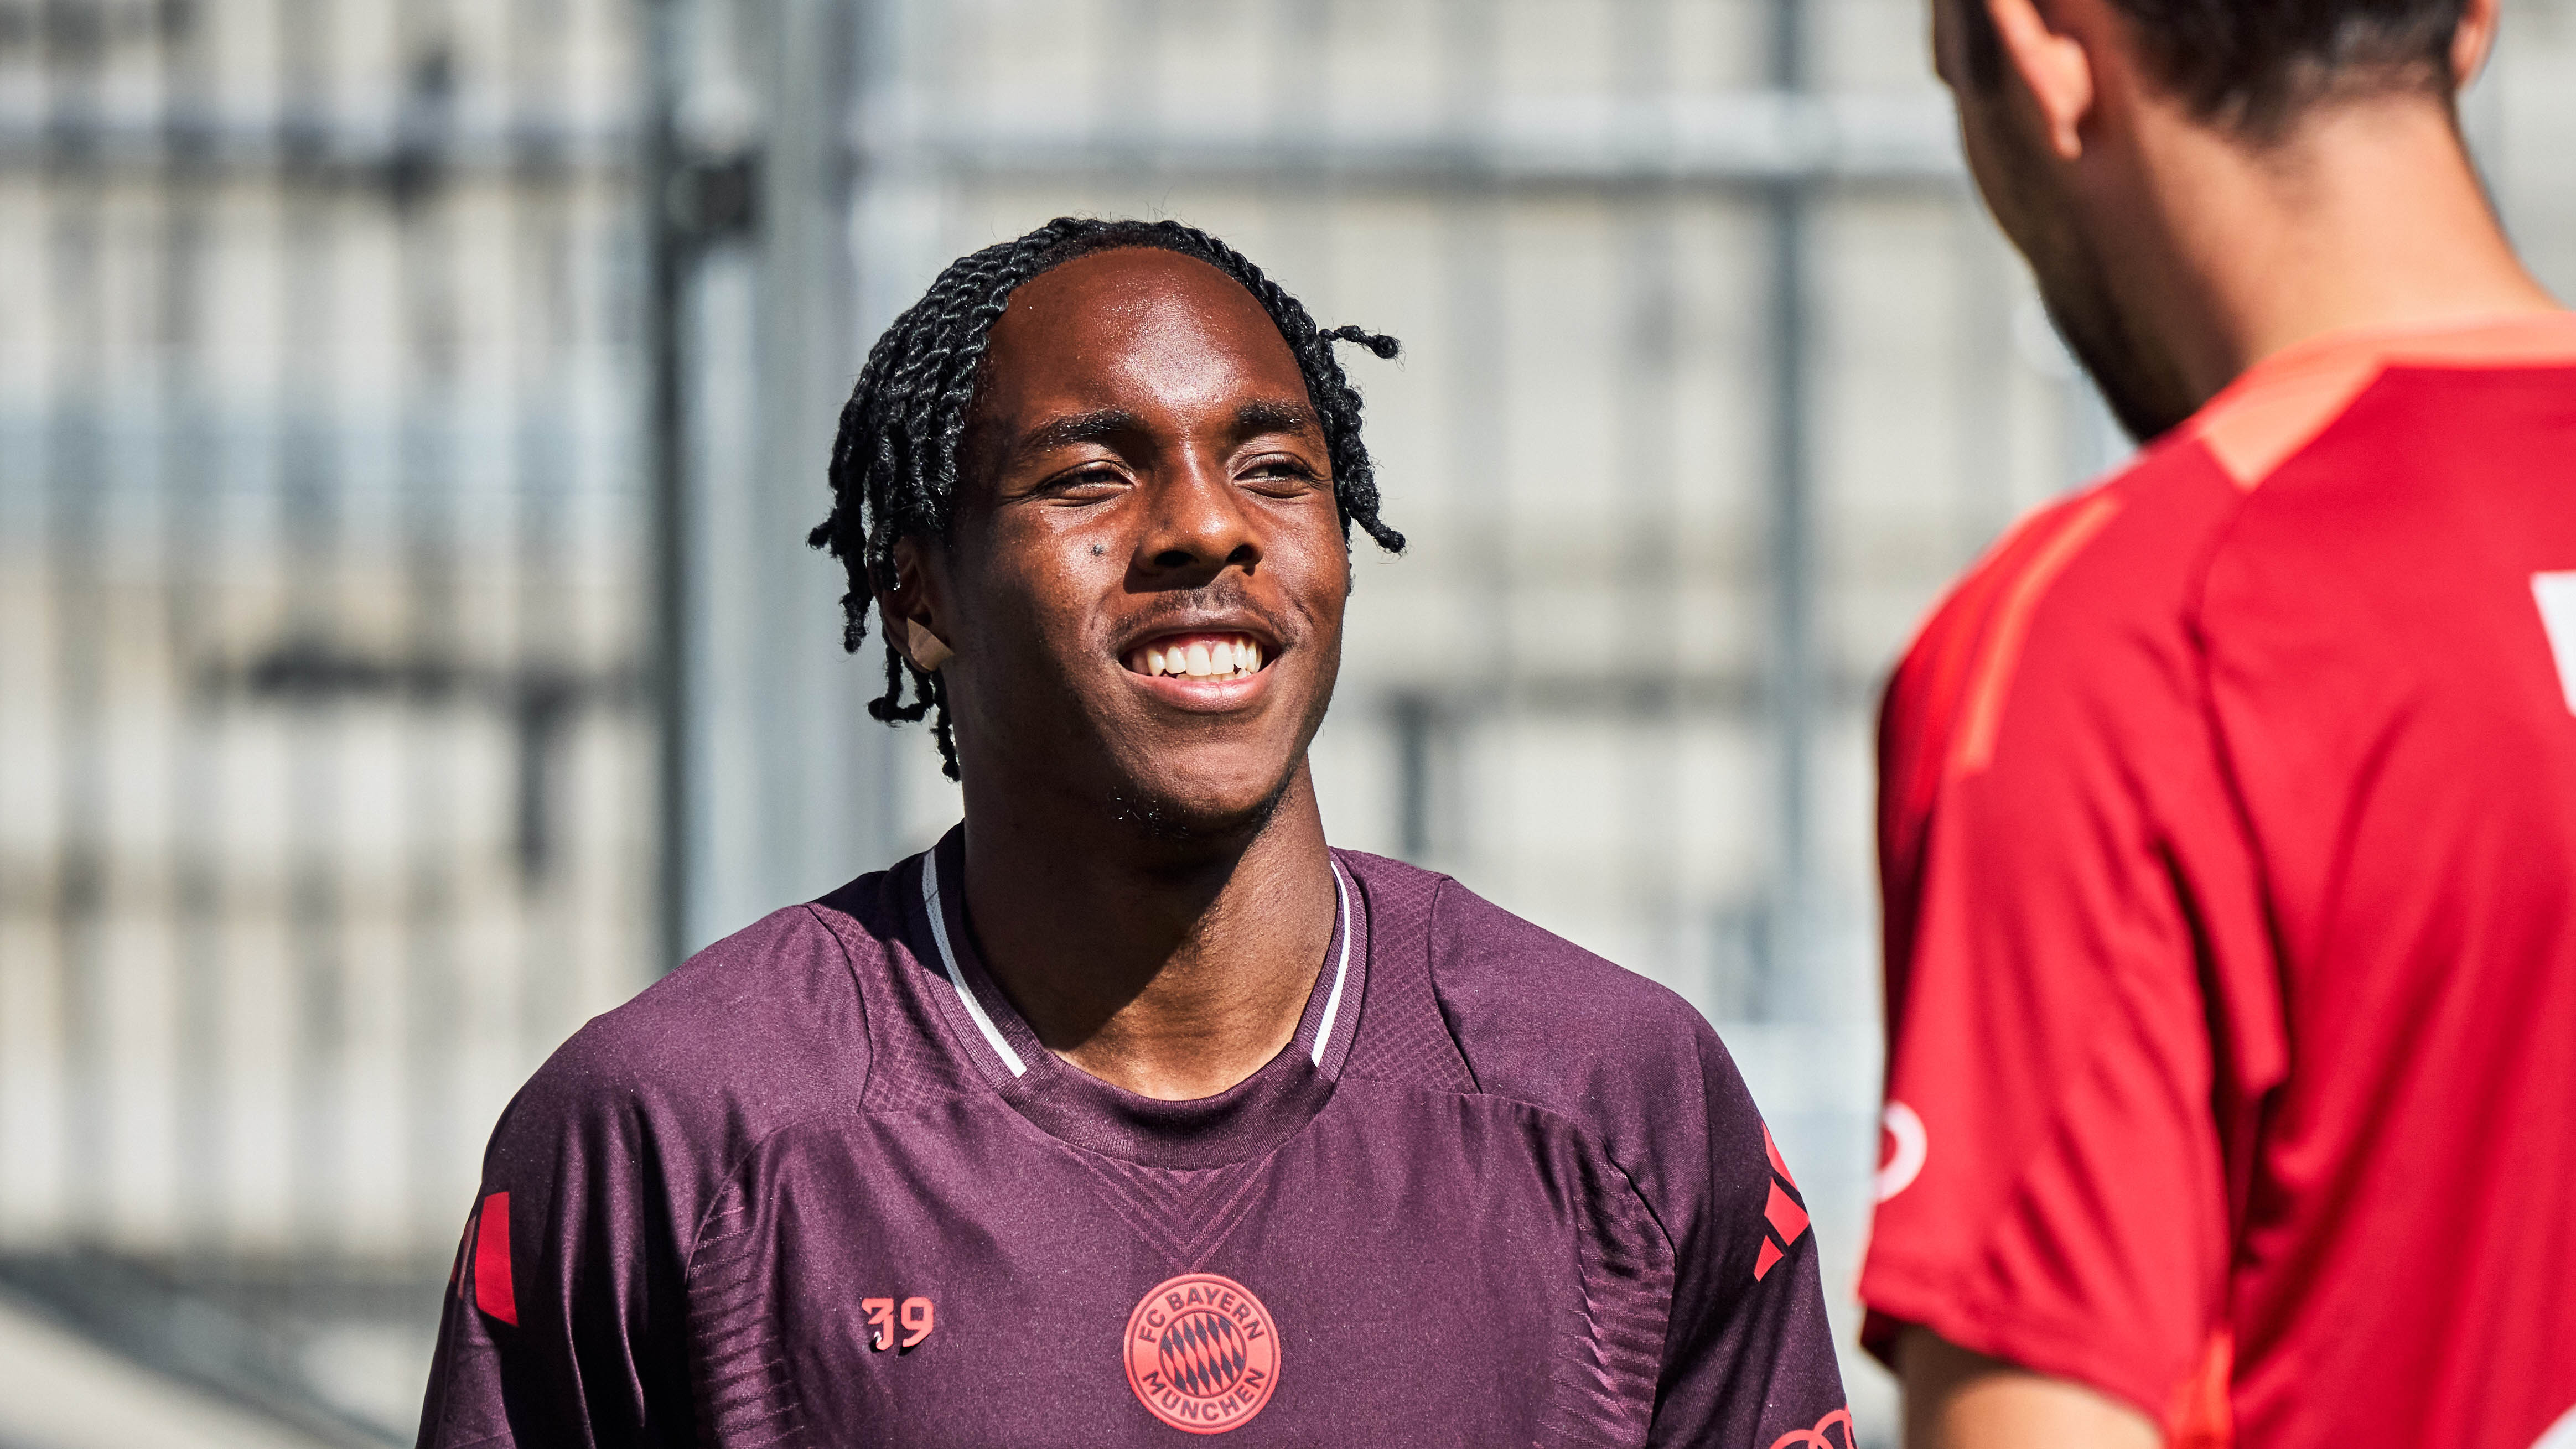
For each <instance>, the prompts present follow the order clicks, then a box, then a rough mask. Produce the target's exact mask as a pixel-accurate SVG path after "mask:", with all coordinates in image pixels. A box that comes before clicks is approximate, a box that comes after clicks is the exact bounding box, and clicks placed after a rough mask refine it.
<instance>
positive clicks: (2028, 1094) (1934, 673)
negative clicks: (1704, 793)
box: [1861, 489, 2279, 1421]
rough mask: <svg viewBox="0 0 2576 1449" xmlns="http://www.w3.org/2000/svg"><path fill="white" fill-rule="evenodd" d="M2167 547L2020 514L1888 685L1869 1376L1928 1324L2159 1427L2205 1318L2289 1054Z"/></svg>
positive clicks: (2144, 522)
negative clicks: (1880, 1083) (1880, 1110)
mask: <svg viewBox="0 0 2576 1449" xmlns="http://www.w3.org/2000/svg"><path fill="white" fill-rule="evenodd" d="M2124 511H2125V512H2126V514H2128V515H2132V516H2124ZM2183 532H2184V530H2180V529H2178V528H2177V527H2176V526H2175V525H2174V523H2173V520H2172V519H2170V518H2169V517H2159V516H2157V515H2156V512H2155V509H2154V507H2153V506H2152V505H2144V506H2142V505H2140V504H2139V502H2138V500H2137V499H2136V498H2134V497H2130V496H2124V495H2123V494H2122V493H2121V492H2118V491H2113V490H2107V489H2106V490H2103V491H2099V492H2096V493H2093V494H2089V495H2086V496H2084V497H2082V498H2079V499H2077V500H2075V501H2073V502H2071V503H2069V504H2067V505H2064V506H2062V507H2060V508H2057V509H2055V510H2052V511H2051V512H2049V513H2045V514H2042V515H2040V516H2039V517H2038V518H2036V519H2034V520H2033V522H2032V523H2030V524H2029V525H2026V526H2025V527H2024V528H2023V529H2022V530H2020V531H2019V532H2018V533H2017V534H2016V535H2015V536H2014V537H2013V538H2011V539H2010V540H2008V541H2007V542H2006V543H2005V544H2004V545H2002V546H2001V547H2000V548H1999V549H1998V551H1997V554H1996V555H1995V556H1994V558H1993V559H1992V560H1991V561H1990V562H1989V563H1988V564H1987V565H1986V566H1984V567H1983V568H1982V569H1981V570H1980V571H1979V572H1978V573H1977V574H1975V575H1972V576H1971V578H1970V580H1969V581H1968V582H1967V583H1966V584H1965V585H1963V586H1962V588H1961V589H1960V590H1959V592H1958V593H1957V594H1955V595H1954V596H1953V597H1952V599H1951V601H1950V602H1949V604H1948V605H1947V606H1945V608H1944V609H1943V611H1942V612H1941V613H1940V614H1939V615H1937V616H1936V617H1935V619H1934V621H1933V623H1932V624H1931V626H1930V627H1929V628H1927V630H1926V632H1925V634H1924V637H1923V638H1922V640H1921V641H1919V642H1918V644H1917V646H1916V648H1915V649H1914V651H1913V652H1912V653H1911V654H1910V655H1909V657H1908V659H1907V661H1906V663H1905V665H1904V666H1903V667H1902V668H1901V669H1900V670H1899V672H1898V675H1897V677H1896V679H1895V680H1894V681H1893V682H1892V683H1891V685H1890V688H1889V693H1888V697H1887V703H1886V707H1885V711H1884V714H1883V716H1882V722H1881V740H1880V766H1881V770H1880V781H1881V790H1882V796H1881V804H1880V866H1881V880H1882V887H1883V890H1884V897H1885V906H1886V935H1885V950H1886V973H1887V975H1886V984H1887V1021H1888V1033H1889V1053H1888V1079H1887V1103H1886V1117H1885V1122H1886V1132H1885V1134H1884V1138H1883V1146H1882V1154H1883V1167H1882V1169H1881V1172H1880V1176H1879V1188H1878V1191H1879V1198H1880V1202H1879V1206H1878V1210H1877V1215H1876V1221H1875V1224H1874V1228H1873V1232H1872V1240H1871V1245H1870V1251H1869V1257H1868V1262H1867V1265H1866V1268H1865V1270H1864V1273H1863V1276H1862V1283H1861V1294H1862V1298H1863V1300H1864V1302H1865V1304H1866V1305H1867V1307H1868V1308H1869V1310H1870V1317H1869V1322H1868V1324H1867V1325H1866V1326H1865V1328H1864V1334H1863V1337H1864V1342H1865V1343H1867V1344H1868V1346H1869V1347H1870V1348H1871V1349H1872V1350H1873V1351H1875V1352H1877V1353H1879V1354H1880V1355H1881V1356H1882V1357H1885V1356H1887V1355H1888V1354H1889V1353H1890V1352H1891V1351H1892V1348H1893V1344H1894V1340H1895V1338H1896V1336H1897V1334H1898V1332H1899V1331H1900V1330H1901V1328H1902V1327H1903V1326H1904V1325H1906V1324H1919V1325H1922V1326H1924V1327H1926V1328H1929V1329H1930V1330H1932V1331H1933V1332H1935V1333H1937V1334H1939V1335H1940V1336H1941V1337H1943V1338H1945V1339H1948V1340H1950V1341H1951V1342H1953V1343H1956V1344H1958V1345H1960V1346H1962V1347H1965V1348H1968V1349H1971V1350H1974V1351H1977V1352H1981V1353H1985V1354H1989V1355H1992V1356H1995V1357H1998V1358H2002V1359H2006V1360H2009V1361H2012V1362H2015V1363H2018V1364H2020V1365H2022V1366H2024V1367H2027V1368H2030V1369H2033V1370H2036V1371H2038V1372H2041V1373H2045V1374H2050V1375H2053V1376H2057V1377H2061V1378H2068V1379H2072V1380H2076V1381H2078V1382H2082V1383H2085V1384H2088V1385H2091V1386H2093V1387H2095V1388H2098V1389H2101V1390H2103V1391H2105V1392H2108V1393H2110V1394H2112V1395H2115V1396H2117V1397H2119V1398H2122V1399H2125V1400H2128V1401H2129V1402H2131V1403H2133V1404H2135V1405H2137V1406H2138V1407H2139V1408H2140V1409H2142V1410H2143V1411H2144V1412H2146V1413H2148V1414H2149V1415H2151V1416H2154V1417H2157V1418H2159V1419H2163V1420H2167V1421H2170V1420H2171V1418H2172V1415H2173V1413H2174V1412H2175V1406H2176V1404H2177V1403H2178V1398H2177V1395H2178V1394H2180V1393H2182V1392H2183V1391H2184V1390H2185V1388H2186V1386H2187V1385H2188V1384H2189V1383H2190V1382H2191V1380H2192V1375H2193V1372H2194V1370H2195V1369H2197V1368H2198V1367H2199V1366H2200V1365H2201V1364H2202V1363H2203V1362H2204V1361H2205V1359H2206V1356H2207V1354H2208V1352H2209V1349H2210V1346H2211V1344H2212V1342H2213V1339H2214V1338H2215V1337H2216V1335H2217V1334H2218V1333H2219V1332H2220V1330H2221V1327H2222V1323H2223V1319H2222V1314H2223V1306H2224V1301H2225V1284H2226V1275H2227V1265H2228V1259H2229V1253H2230V1243H2231V1241H2232V1234H2231V1222H2232V1221H2233V1220H2234V1214H2235V1211H2236V1204H2237V1203H2238V1202H2239V1201H2240V1200H2241V1190H2242V1180H2243V1173H2242V1171H2241V1170H2240V1169H2235V1168H2231V1161H2237V1162H2241V1161H2243V1160H2245V1154H2246V1153H2247V1151H2248V1150H2249V1145H2250V1122H2251V1120H2252V1119H2251V1113H2252V1104H2253V1102H2254V1100H2255V1099H2256V1097H2257V1096H2259V1094H2260V1092H2261V1091H2262V1090H2263V1087H2264V1085H2265V1079H2267V1078H2269V1077H2272V1076H2276V1075H2277V1060H2276V1059H2277V1056H2278V1041H2277V1039H2278V1035H2279V1030H2278V1026H2277V1017H2276V1016H2275V1015H2273V1014H2271V1011H2270V1009H2269V1008H2267V1007H2266V1006H2265V1004H2264V1003H2265V1002H2266V1001H2267V1000H2268V997H2267V995H2266V988H2265V986H2264V984H2263V983H2264V982H2265V981H2266V980H2267V979H2268V978H2267V977H2266V976H2265V970H2266V968H2265V965H2264V963H2265V961H2266V959H2267V957H2266V946H2265V940H2264V934H2263V931H2262V928H2261V925H2260V919H2261V918H2260V912H2259V907H2258V906H2257V904H2256V901H2257V893H2256V891H2255V888H2254V873H2253V870H2252V866H2251V863H2250V857H2249V849H2248V846H2247V844H2246V840H2245V836H2244V832H2243V830H2242V828H2241V826H2240V825H2239V824H2238V814H2237V812H2236V811H2235V809H2234V808H2233V805H2232V803H2231V800H2232V797H2231V795H2230V793H2229V791H2228V789H2227V787H2226V784H2225V779H2224V772H2223V770H2222V768H2221V767H2220V764H2219V761H2218V757H2217V754H2216V748H2215V745H2214V743H2213V736H2212V733H2211V731H2210V729H2209V727H2208V723H2207V718H2208V717H2207V712H2206V710H2205V708H2204V706H2203V704H2202V699H2203V690H2202V687H2201V682H2200V679H2201V676H2200V666H2199V662H2198V655H2197V653H2196V651H2195V649H2194V646H2193V639H2192V634H2191V631H2190V629H2189V628H2188V627H2187V626H2186V624H2185V623H2184V622H2183V621H2184V620H2185V618H2186V617H2187V614H2186V610H2185V609H2184V607H2183V606H2182V601H2183V600H2184V599H2185V598H2186V597H2187V593H2188V579H2187V577H2186V574H2185V570H2184V568H2183V567H2181V566H2179V565H2178V564H2177V562H2176V559H2177V558H2178V557H2183V556H2186V555H2187V554H2188V552H2189V550H2188V549H2187V547H2184V546H2183V545H2184V543H2185V542H2187V539H2178V537H2177V534H2178V533H2183Z"/></svg>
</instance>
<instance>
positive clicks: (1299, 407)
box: [984, 248, 1313, 433]
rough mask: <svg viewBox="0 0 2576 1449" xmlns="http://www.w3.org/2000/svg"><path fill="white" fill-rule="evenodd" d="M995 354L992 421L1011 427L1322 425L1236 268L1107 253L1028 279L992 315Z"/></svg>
mask: <svg viewBox="0 0 2576 1449" xmlns="http://www.w3.org/2000/svg"><path fill="white" fill-rule="evenodd" d="M987 361H988V366H987V368H986V373H985V379H984V381H985V384H986V388H987V397H986V402H987V404H988V406H989V408H990V411H989V413H988V417H989V420H990V421H991V422H994V423H999V424H1005V425H1007V426H1009V427H1010V428H1011V429H1012V431H1014V432H1023V433H1025V432H1030V431H1032V430H1036V429H1040V428H1048V429H1053V428H1055V427H1056V426H1058V425H1060V424H1062V423H1063V422H1064V421H1065V420H1067V419H1073V418H1079V417H1081V416H1083V415H1093V414H1107V413H1114V412H1126V413H1131V414H1136V415H1139V416H1142V415H1144V414H1146V413H1159V414H1170V413H1175V412H1177V413H1185V414H1188V415H1190V416H1191V417H1192V418H1193V419H1194V420H1195V421H1196V422H1198V423H1200V424H1224V423H1233V424H1237V425H1243V424H1261V425H1266V426H1268V427H1271V428H1273V429H1276V428H1277V427H1279V426H1280V425H1282V424H1289V425H1292V426H1291V430H1303V429H1302V428H1301V427H1296V426H1294V425H1297V424H1303V425H1305V426H1311V425H1312V424H1313V409H1312V407H1311V406H1310V405H1308V403H1307V401H1306V396H1305V394H1306V386H1305V377H1304V374H1303V373H1302V372H1301V371H1300V370H1299V368H1298V366H1297V360H1296V356H1295V354H1293V353H1291V352H1290V351H1289V349H1288V344H1287V342H1286V340H1285V339H1284V338H1282V337H1281V336H1280V335H1279V329H1278V326H1277V324H1276V323H1274V322H1272V321H1271V319H1270V314H1269V313H1268V312H1267V311H1265V310H1263V308H1262V306H1261V304H1260V303H1259V302H1258V301H1256V300H1254V298H1253V297H1252V294H1251V293H1249V292H1247V291H1245V290H1244V289H1243V287H1242V286H1241V285H1240V284H1239V283H1237V282H1235V281H1234V279H1233V278H1231V277H1228V276H1226V275H1225V274H1224V273H1222V272H1219V271H1217V270H1216V269H1215V268H1214V267H1211V266H1209V265H1207V264H1206V263H1204V262H1201V261H1198V260H1197V259H1195V258H1191V257H1184V256H1180V255H1177V254H1175V253H1170V252H1162V251H1157V250H1150V249H1145V248H1129V249H1123V250H1119V251H1112V252H1103V253H1098V254H1096V255H1093V256H1088V257H1081V258H1077V259H1076V260H1074V261H1071V262H1067V263H1065V264H1064V265H1063V266H1061V267H1058V268H1055V269H1054V270H1052V271H1049V272H1047V273H1045V274H1043V275H1041V276H1039V277H1036V278H1033V279H1031V280H1030V281H1029V282H1027V283H1026V284H1024V285H1023V286H1022V287H1021V288H1020V289H1019V290H1018V291H1017V292H1015V293H1014V294H1013V295H1012V299H1011V303H1010V306H1009V308H1008V309H1007V310H1005V312H1004V313H1003V315H1002V317H1001V318H1000V319H999V320H997V321H996V322H995V324H994V328H993V335H992V342H991V350H990V352H989V353H988V354H987Z"/></svg>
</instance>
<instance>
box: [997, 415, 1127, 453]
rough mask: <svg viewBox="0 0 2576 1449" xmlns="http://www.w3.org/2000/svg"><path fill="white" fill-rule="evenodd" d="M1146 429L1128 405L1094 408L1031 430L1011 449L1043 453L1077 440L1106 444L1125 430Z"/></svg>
mask: <svg viewBox="0 0 2576 1449" xmlns="http://www.w3.org/2000/svg"><path fill="white" fill-rule="evenodd" d="M1144 430H1145V421H1144V419H1142V418H1139V417H1137V416H1136V415H1135V414H1134V413H1131V412H1129V411H1127V410H1126V409H1125V408H1094V409H1092V410H1091V411H1090V412H1087V413H1073V414H1070V415H1068V416H1065V417H1061V418H1057V419H1055V420H1053V421H1051V422H1047V423H1043V424H1040V425H1039V426H1037V427H1035V428H1032V429H1030V430H1029V431H1028V432H1027V433H1025V434H1023V435H1022V436H1021V438H1020V440H1019V442H1018V444H1017V445H1015V446H1014V447H1013V449H1012V451H1013V452H1018V453H1043V452H1045V451H1047V450H1048V449H1050V448H1069V447H1072V446H1073V445H1075V444H1077V443H1105V442H1107V441H1109V440H1110V439H1111V438H1114V437H1117V436H1119V435H1120V434H1122V433H1129V434H1132V433H1141V432H1143V431H1144Z"/></svg>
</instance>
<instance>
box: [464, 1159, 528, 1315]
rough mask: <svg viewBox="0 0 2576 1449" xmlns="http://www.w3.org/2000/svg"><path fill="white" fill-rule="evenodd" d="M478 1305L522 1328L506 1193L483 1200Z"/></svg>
mask: <svg viewBox="0 0 2576 1449" xmlns="http://www.w3.org/2000/svg"><path fill="white" fill-rule="evenodd" d="M474 1306H475V1307H477V1308H480V1309H482V1310H483V1311H484V1312H486V1313H488V1314H491V1315H492V1316H493V1317H494V1318H497V1319H499V1320H501V1321H502V1322H503V1323H506V1324H508V1325H510V1326H511V1327H512V1328H516V1327H518V1326H519V1299H518V1295H517V1294H516V1293H514V1292H513V1291H511V1287H510V1195H509V1194H508V1193H506V1192H496V1193H494V1194H492V1195H491V1196H490V1197H487V1198H485V1199H483V1220H482V1223H481V1225H480V1226H479V1227H478V1228H477V1229H476V1231H475V1234H474Z"/></svg>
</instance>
